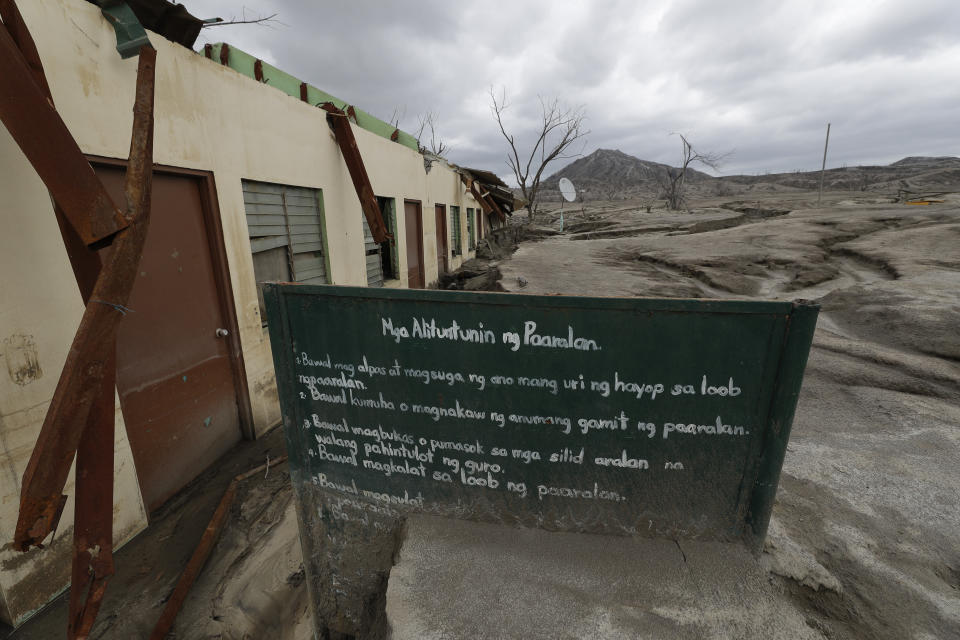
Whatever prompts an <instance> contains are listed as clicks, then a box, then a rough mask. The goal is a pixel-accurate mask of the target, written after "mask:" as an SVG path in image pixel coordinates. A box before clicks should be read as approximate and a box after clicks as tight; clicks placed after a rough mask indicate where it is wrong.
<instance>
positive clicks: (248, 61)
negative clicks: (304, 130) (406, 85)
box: [210, 42, 420, 153]
mask: <svg viewBox="0 0 960 640" xmlns="http://www.w3.org/2000/svg"><path fill="white" fill-rule="evenodd" d="M227 46H228V47H229V51H228V56H227V66H228V67H230V68H231V69H233V70H234V71H237V72H238V73H242V74H243V75H245V76H247V77H249V78H251V79H253V80H256V73H255V72H254V65H255V64H256V62H257V58H256V57H255V56H252V55H250V54H249V53H247V52H246V51H243V50H241V49H237V48H236V47H234V46H233V45H231V44H229V43H228V44H227ZM222 47H223V43H222V42H218V43H216V44H214V45H213V46H212V47H211V51H210V53H211V57H212V58H213V60H220V50H221V48H222ZM260 64H261V67H262V69H263V84H268V85H270V86H271V87H273V88H274V89H279V90H280V91H283V92H284V93H286V94H287V95H289V96H291V97H293V98H296V99H297V100H299V99H300V85H301V83H302V80H300V79H299V78H297V77H294V76H292V75H290V74H289V73H287V72H286V71H282V70H280V69H277V68H276V67H274V66H273V65H271V64H268V63H266V62H263V61H261V62H260ZM307 101H308V102H309V103H310V104H312V105H314V106H316V105H318V104H320V103H322V102H332V103H333V104H335V105H336V106H337V108H339V109H346V108H347V106H349V105H348V103H346V102H344V101H343V100H341V99H339V98H337V97H334V96H332V95H330V94H329V93H327V92H326V91H321V90H320V89H318V88H316V87H314V86H313V85H311V84H307ZM353 110H354V112H355V113H356V114H357V120H356V122H357V126H359V127H360V128H362V129H366V130H367V131H369V132H370V133H373V134H376V135H378V136H380V137H381V138H386V139H387V140H391V136H393V132H394V131H396V130H397V128H396V127H394V126H393V125H391V124H390V123H388V122H384V121H383V120H381V119H379V118H376V117H374V116H372V115H370V114H369V113H367V112H366V111H364V110H362V109H360V108H358V107H356V106H354V107H353ZM396 142H397V143H399V144H402V145H403V146H405V147H409V148H410V149H412V150H414V151H416V152H418V153H419V151H420V148H419V146H418V145H417V139H416V138H414V137H413V136H412V135H410V134H409V133H407V132H406V131H399V133H398V134H397V140H396Z"/></svg>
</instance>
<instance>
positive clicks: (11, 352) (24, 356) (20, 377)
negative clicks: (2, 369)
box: [3, 333, 43, 387]
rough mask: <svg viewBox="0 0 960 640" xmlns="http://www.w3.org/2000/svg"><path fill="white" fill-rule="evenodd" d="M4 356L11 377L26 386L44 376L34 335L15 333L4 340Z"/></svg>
mask: <svg viewBox="0 0 960 640" xmlns="http://www.w3.org/2000/svg"><path fill="white" fill-rule="evenodd" d="M3 356H4V359H5V360H6V361H7V372H8V373H9V374H10V379H11V380H13V381H14V382H15V383H16V384H18V385H20V386H21V387H24V386H26V385H28V384H30V383H31V382H33V381H34V380H38V379H40V378H42V377H43V369H42V368H41V367H40V358H39V356H38V354H37V343H36V341H35V340H34V339H33V336H31V335H27V334H20V333H15V334H13V335H12V336H10V337H9V338H7V339H6V340H4V341H3Z"/></svg>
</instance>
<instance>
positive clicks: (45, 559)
mask: <svg viewBox="0 0 960 640" xmlns="http://www.w3.org/2000/svg"><path fill="white" fill-rule="evenodd" d="M18 4H19V5H20V9H21V11H22V13H23V15H24V19H25V20H26V22H27V25H28V26H29V28H30V30H31V33H32V34H33V37H34V39H35V40H36V42H37V46H38V48H39V51H40V55H41V57H42V59H43V63H44V68H45V71H46V74H47V79H48V81H49V84H50V87H51V91H52V93H53V98H54V101H55V102H56V105H57V109H58V111H59V112H60V114H61V115H62V117H63V119H64V121H65V122H66V124H67V126H68V128H69V129H70V131H71V132H72V133H73V135H74V137H75V138H76V140H77V141H78V143H79V145H80V148H81V149H82V150H83V151H84V152H85V153H87V154H91V155H99V156H106V157H111V158H126V157H127V154H128V152H129V144H130V129H131V125H132V120H133V117H132V105H133V95H134V86H135V82H136V69H137V60H136V59H135V58H133V59H129V60H121V58H120V56H119V55H118V54H117V52H116V49H115V43H116V40H115V36H114V31H113V28H112V27H110V25H109V24H108V23H107V22H106V20H105V19H104V18H103V17H102V16H101V14H100V11H99V10H98V9H97V8H96V7H95V6H93V5H92V4H90V3H87V2H84V1H83V0H31V1H30V2H20V3H18ZM151 42H152V43H153V45H154V46H155V47H156V48H157V51H158V54H157V77H156V114H155V141H154V160H155V161H156V162H157V163H159V164H165V165H171V166H175V167H182V168H189V169H199V170H204V171H212V172H213V175H214V180H215V183H216V192H217V198H218V203H219V209H220V216H221V220H222V226H223V234H224V238H223V240H224V244H225V246H226V249H227V255H228V262H229V268H230V277H231V286H232V288H233V295H234V299H235V301H236V306H237V316H238V320H239V332H240V340H241V344H242V348H243V358H244V364H245V367H246V373H247V383H248V387H249V390H250V402H251V406H252V409H253V416H254V427H255V431H256V432H257V433H258V434H261V433H263V432H265V431H266V430H268V429H270V428H271V427H273V426H274V425H276V424H277V423H278V422H279V419H280V410H279V405H278V401H277V392H276V383H275V379H274V373H273V359H272V355H271V351H270V345H269V337H268V335H267V333H266V331H265V330H264V329H263V328H262V327H261V319H260V311H259V306H258V303H257V295H256V284H255V282H254V276H253V261H252V258H251V254H250V243H249V239H248V235H247V226H246V218H245V213H244V207H243V193H242V190H241V180H242V179H249V180H261V181H266V182H276V183H282V184H289V185H296V186H303V187H313V188H319V189H322V190H323V200H324V206H325V211H326V229H325V232H326V237H327V245H328V248H329V264H330V276H331V279H332V281H333V283H334V284H342V285H357V286H364V285H365V284H366V272H365V268H366V267H365V258H364V251H363V227H362V223H361V216H362V215H363V214H362V210H361V208H360V203H359V201H358V199H357V196H356V192H355V191H354V188H353V183H352V181H351V180H350V175H349V173H348V171H347V168H346V165H345V164H344V162H343V158H342V156H341V154H340V150H339V148H338V147H337V145H336V142H335V140H334V137H333V133H332V132H331V131H330V129H329V127H328V126H327V124H326V121H325V114H324V113H323V112H322V111H320V110H318V109H316V108H315V107H312V106H310V105H308V104H306V103H303V102H301V101H299V100H296V99H295V98H291V97H290V96H287V95H286V94H284V93H282V92H280V91H278V90H276V89H273V88H271V87H270V86H268V85H264V84H260V83H258V82H256V81H254V80H253V79H250V78H247V77H245V76H243V75H241V74H239V73H237V72H236V71H233V70H232V69H229V68H227V67H223V66H221V65H219V64H218V63H216V62H214V61H212V60H208V59H206V58H204V57H202V56H201V55H198V54H196V53H194V52H192V51H190V50H188V49H186V48H184V47H182V46H180V45H176V44H173V43H171V42H169V41H167V40H165V39H163V38H162V37H160V36H157V35H155V34H151ZM359 98H360V99H359V102H360V103H361V104H360V106H362V96H361V97H359ZM353 128H354V133H355V135H356V137H357V143H358V146H359V148H360V151H361V154H362V156H363V158H364V161H365V164H366V169H367V173H368V174H369V176H370V180H371V182H372V184H373V189H374V192H375V193H376V194H377V195H378V196H384V197H392V198H395V199H396V211H397V218H398V220H397V226H398V229H397V231H398V233H397V236H398V249H399V260H400V271H401V278H400V282H399V286H406V284H407V282H406V277H407V276H406V263H407V256H406V239H405V230H404V215H403V201H404V199H413V200H420V201H421V202H422V205H423V236H424V242H423V244H424V265H425V267H426V281H427V282H428V283H429V282H433V281H436V280H437V277H438V274H437V256H436V236H435V219H434V205H435V204H437V203H440V204H445V205H447V207H448V215H449V206H451V205H454V206H459V207H460V208H461V228H462V229H463V232H462V238H461V240H462V243H463V254H464V256H462V257H456V258H452V259H451V261H450V266H451V268H456V267H458V266H459V265H460V264H461V262H462V261H463V260H465V259H468V258H470V257H472V255H473V253H472V252H470V255H467V250H466V220H465V215H466V208H467V207H471V208H476V207H478V206H479V205H478V204H477V203H476V202H475V201H474V200H473V198H472V197H471V196H468V195H465V193H464V191H465V190H464V187H463V185H462V183H461V182H460V179H459V176H458V175H457V174H456V173H454V172H453V171H451V170H450V169H449V167H447V166H445V165H444V164H443V163H439V162H438V163H434V164H433V167H432V169H431V171H430V172H429V173H427V172H425V170H424V165H423V157H422V156H421V155H420V154H418V153H416V152H414V151H412V150H411V149H409V148H407V147H404V146H402V145H399V144H396V143H393V142H390V141H389V140H386V139H384V138H381V137H379V136H377V135H375V134H372V133H369V132H368V131H366V130H363V129H360V128H358V127H356V126H354V127H353ZM0 194H2V197H0V228H2V229H3V232H0V268H2V276H0V346H2V345H4V344H7V342H9V343H10V344H16V345H20V346H19V347H16V346H14V347H10V348H11V349H16V348H20V349H21V350H22V349H23V345H24V344H27V343H28V342H32V343H33V344H34V345H35V347H36V352H37V359H38V362H39V365H40V368H41V369H42V375H39V376H37V377H36V379H33V380H30V381H29V382H27V383H26V384H18V383H16V382H14V376H13V375H8V374H7V372H5V371H4V369H5V368H6V367H4V366H3V365H0V540H2V541H3V542H7V541H10V540H12V537H13V527H14V525H15V522H16V518H17V511H18V507H19V490H20V479H21V477H22V474H23V470H24V468H25V467H26V464H27V461H28V459H29V456H30V453H31V451H32V448H33V443H34V442H35V440H36V437H37V434H38V433H39V430H40V426H41V424H42V421H43V417H44V414H45V413H46V408H47V406H48V404H49V402H50V399H51V398H52V396H53V391H54V388H55V386H56V382H57V379H58V377H59V374H60V370H61V369H62V366H63V362H64V361H65V359H66V352H67V349H68V348H69V345H70V342H71V340H72V338H73V334H74V331H75V330H76V327H77V324H78V322H79V320H80V316H81V314H82V311H83V307H82V303H81V300H80V295H79V293H78V291H77V286H76V283H75V281H74V278H73V273H72V270H71V268H70V264H69V261H68V260H67V256H66V252H65V251H64V249H63V246H62V243H61V240H60V234H59V231H58V229H57V224H56V221H55V219H54V215H53V210H52V207H51V204H50V199H49V196H48V194H47V192H46V189H45V188H44V186H43V184H42V183H41V182H40V180H39V178H37V176H36V174H35V173H34V172H33V170H32V168H31V167H30V165H29V164H28V163H27V161H26V159H25V158H24V157H23V155H22V154H21V153H20V151H19V149H18V148H17V147H16V145H15V144H14V142H13V141H12V139H11V138H10V137H9V135H8V134H7V132H6V130H5V129H3V128H2V127H0ZM448 224H449V223H448ZM448 233H449V229H448ZM18 353H19V352H18ZM2 355H4V354H3V352H0V356H2ZM20 357H23V356H22V354H19V355H18V354H14V355H12V356H10V355H8V356H6V359H7V360H8V362H12V361H13V360H14V359H16V358H20ZM117 407H118V409H117V425H118V431H117V433H118V435H117V444H116V477H115V484H116V487H117V489H116V499H115V502H116V506H115V539H116V540H117V541H121V540H124V539H127V538H129V537H131V536H133V535H135V534H136V533H137V532H138V531H140V530H141V529H142V528H143V527H144V526H145V525H146V515H145V513H144V508H143V503H142V501H141V498H140V494H139V489H138V485H137V480H136V476H135V469H134V464H133V458H132V454H131V451H130V446H129V444H128V443H127V441H126V437H125V433H124V430H123V424H122V416H121V414H120V411H119V403H118V404H117ZM72 491H73V489H72V480H71V484H69V485H68V487H67V489H66V492H67V493H68V494H72ZM72 511H73V505H72V500H71V501H70V502H68V503H67V507H66V509H65V511H64V516H63V519H62V521H61V525H60V531H59V532H58V534H57V541H56V542H54V544H53V545H52V547H51V548H48V549H46V550H34V551H32V552H30V554H27V555H22V554H18V553H16V552H12V551H10V550H8V549H5V548H3V547H2V545H0V568H2V571H0V619H3V620H6V621H8V622H10V621H12V622H19V621H22V619H24V617H25V616H27V615H29V613H30V612H31V611H32V610H33V609H34V608H35V607H36V606H39V605H41V604H42V603H44V602H46V601H47V600H48V599H49V598H50V597H52V596H53V595H54V594H55V593H56V592H57V591H59V590H60V589H62V588H63V587H64V585H65V584H66V582H67V580H68V576H69V567H68V565H69V555H70V551H69V547H70V536H71V530H72V529H71V528H72Z"/></svg>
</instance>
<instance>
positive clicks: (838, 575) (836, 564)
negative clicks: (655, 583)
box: [491, 193, 960, 640]
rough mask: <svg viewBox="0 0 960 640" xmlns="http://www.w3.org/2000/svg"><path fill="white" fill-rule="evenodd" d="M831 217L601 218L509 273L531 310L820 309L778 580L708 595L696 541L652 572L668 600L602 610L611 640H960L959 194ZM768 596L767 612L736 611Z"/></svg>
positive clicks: (780, 514) (859, 199)
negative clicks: (688, 304) (694, 303)
mask: <svg viewBox="0 0 960 640" xmlns="http://www.w3.org/2000/svg"><path fill="white" fill-rule="evenodd" d="M815 202H816V200H815V198H813V199H811V198H810V196H809V194H802V195H799V194H798V195H792V196H785V195H783V194H779V195H774V194H771V195H770V196H769V197H766V198H764V199H761V200H751V201H748V202H728V201H727V202H725V201H720V200H717V201H714V202H705V203H702V204H705V205H715V206H716V208H713V207H710V206H701V207H698V208H696V209H695V210H694V212H693V213H689V214H688V213H667V212H663V211H660V212H658V211H656V210H654V211H653V212H651V213H647V212H646V210H645V209H641V208H640V207H639V206H637V205H636V204H634V205H633V206H630V203H609V204H608V205H598V206H594V207H588V208H586V209H585V210H583V211H577V212H576V214H574V215H573V217H571V214H570V212H569V211H568V212H567V216H566V217H567V225H566V231H567V232H566V233H564V234H561V235H556V236H551V237H547V238H545V239H542V240H540V241H538V242H535V243H523V244H521V245H520V248H519V249H518V251H517V252H516V253H515V254H514V255H513V257H512V259H510V260H508V261H505V262H503V263H502V264H501V265H500V269H501V272H502V273H503V280H502V283H503V285H504V287H505V288H507V289H512V290H519V289H521V287H520V286H519V285H520V284H523V285H524V286H523V287H522V290H523V291H524V292H530V293H563V294H574V295H611V296H682V297H698V298H704V297H706V298H741V299H779V300H791V299H797V298H805V299H810V300H815V301H817V302H819V303H820V304H821V305H822V311H821V314H820V319H819V322H818V326H817V331H816V336H815V339H814V344H813V348H812V351H811V355H810V361H809V364H808V367H807V373H806V377H805V380H804V385H803V392H802V395H801V397H800V401H799V405H798V408H797V415H796V418H795V421H794V425H793V432H792V436H791V442H790V445H789V448H788V452H787V458H786V462H785V464H784V469H783V474H782V476H781V479H780V489H779V492H778V496H777V504H776V507H775V508H774V514H773V523H772V526H771V531H770V536H769V538H768V543H767V549H766V552H765V554H764V556H763V557H762V558H761V565H762V567H763V569H764V570H766V571H768V572H769V575H768V579H766V580H764V581H761V582H762V584H760V583H757V584H747V583H750V582H751V578H750V571H749V568H750V563H749V561H745V562H744V563H743V568H744V569H745V570H746V573H745V575H747V579H746V580H744V583H743V584H739V585H738V584H731V583H728V582H727V577H728V576H726V574H725V573H724V571H723V570H720V571H718V572H716V573H713V574H711V573H707V574H706V576H704V577H702V578H699V579H696V578H691V576H697V575H698V574H699V573H701V572H702V569H701V568H700V567H691V566H690V565H691V564H692V563H694V562H695V560H696V556H697V555H702V554H706V553H707V552H706V551H705V550H704V549H702V548H700V547H699V546H698V545H693V544H690V545H689V546H690V547H691V548H690V549H686V558H685V560H686V564H685V565H684V566H683V567H682V568H679V569H675V570H677V571H679V572H680V573H681V574H687V575H686V576H685V577H676V578H675V577H672V576H671V577H669V578H667V579H666V580H661V577H660V576H661V575H662V574H657V573H655V574H654V575H656V576H657V580H661V586H663V589H662V590H660V591H659V593H658V594H657V595H655V596H654V597H653V600H652V601H651V600H649V599H646V598H636V597H635V596H634V594H632V593H631V592H630V590H629V589H618V590H616V594H615V597H614V598H613V599H612V601H611V600H607V599H602V600H600V601H598V602H596V603H595V604H596V605H598V607H600V609H602V610H603V612H604V613H603V615H602V616H601V618H600V619H599V620H598V625H607V626H606V627H605V628H606V629H607V631H608V633H607V635H609V636H610V637H621V636H620V635H618V634H619V633H620V632H622V637H638V636H637V635H636V634H639V637H717V638H724V637H751V638H753V637H755V638H762V637H773V636H774V635H776V636H779V637H791V638H792V637H812V638H891V639H893V638H916V639H918V640H920V639H924V640H926V639H931V638H958V637H960V535H958V530H960V508H958V503H960V465H958V462H960V384H958V383H960V333H958V327H960V197H958V196H957V195H953V196H947V197H946V202H944V203H942V204H935V205H930V206H908V205H904V204H895V203H891V202H890V199H888V198H882V197H875V196H870V197H868V196H866V195H865V194H863V193H859V194H833V195H832V196H831V197H829V198H825V200H824V202H823V206H822V207H821V208H817V207H816V204H815ZM721 204H722V205H723V207H720V206H719V205H721ZM578 208H579V207H578ZM546 218H547V221H548V222H549V220H550V219H551V216H550V215H549V214H548V216H546ZM638 339H642V336H640V337H638ZM640 546H641V547H646V546H648V545H640ZM686 546H687V545H685V547H686ZM666 551H667V550H666V549H665V550H664V552H666ZM719 553H720V555H721V556H723V555H724V554H726V555H728V556H733V555H735V554H732V553H731V552H724V551H720V552H719ZM730 559H731V561H732V562H740V560H736V559H733V558H732V557H731V558H730ZM709 562H711V563H718V562H719V563H720V564H721V565H723V564H724V563H723V562H722V561H721V560H720V558H718V557H710V558H709ZM678 575H679V574H678ZM691 579H694V582H695V587H694V590H693V593H691V592H690V591H689V586H690V580H691ZM734 582H736V581H734ZM758 584H759V586H758ZM753 587H756V588H758V589H759V593H757V594H754V597H757V600H756V603H757V605H758V606H756V607H750V606H749V603H744V602H741V601H738V597H737V596H736V595H735V593H734V591H736V590H743V589H746V590H749V589H751V588H753ZM648 588H649V587H648ZM674 588H675V589H676V592H675V593H674V594H673V597H671V596H670V595H668V594H669V592H670V590H671V589H674ZM730 588H732V589H733V591H727V592H723V589H730ZM685 589H687V590H685ZM664 592H666V593H664ZM697 593H699V594H700V595H701V597H700V598H697V597H693V596H694V594H697ZM674 597H675V599H674ZM771 607H772V608H771ZM598 615H599V614H598ZM770 615H777V616H781V617H780V619H779V620H777V621H776V622H777V624H776V625H775V626H774V627H773V628H770V627H768V625H769V623H770V620H769V619H768V617H769V616H770ZM654 618H657V620H656V623H654ZM650 625H653V626H650ZM597 629H598V632H600V633H601V635H603V632H602V631H600V629H601V627H600V626H598V627H597ZM668 629H669V631H668ZM651 634H652V635H651ZM771 634H772V635H771ZM547 635H549V634H547ZM572 635H576V634H572ZM491 637H493V636H491ZM584 637H586V636H584Z"/></svg>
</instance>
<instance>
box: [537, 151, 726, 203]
mask: <svg viewBox="0 0 960 640" xmlns="http://www.w3.org/2000/svg"><path fill="white" fill-rule="evenodd" d="M670 169H673V167H671V166H670V165H667V164H662V163H660V162H651V161H649V160H641V159H639V158H636V157H634V156H631V155H628V154H626V153H624V152H622V151H619V150H617V149H597V150H596V151H594V152H593V153H591V154H590V155H588V156H584V157H583V158H578V159H577V160H574V161H573V162H571V163H570V164H568V165H567V166H565V167H564V168H563V169H560V170H559V171H557V172H556V173H554V174H553V175H551V176H550V177H549V178H547V179H545V180H544V181H543V183H542V184H541V187H540V188H541V190H542V191H543V193H544V195H552V194H551V193H550V192H554V193H555V194H556V196H557V198H559V193H560V192H559V186H558V184H559V182H560V178H567V179H569V180H570V181H571V182H573V184H574V185H576V187H577V191H578V192H579V191H581V190H586V191H587V194H586V197H587V198H589V199H591V200H607V199H620V198H624V197H633V196H635V195H636V196H639V195H643V194H645V193H648V192H650V191H658V190H659V189H660V181H661V180H662V179H664V178H666V176H667V172H668V171H669V170H670ZM674 170H675V169H674ZM713 179H714V178H713V176H710V175H708V174H706V173H704V172H702V171H698V170H696V169H693V168H688V169H687V180H688V181H689V182H690V183H697V182H702V181H704V180H713ZM557 198H550V199H557Z"/></svg>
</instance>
